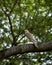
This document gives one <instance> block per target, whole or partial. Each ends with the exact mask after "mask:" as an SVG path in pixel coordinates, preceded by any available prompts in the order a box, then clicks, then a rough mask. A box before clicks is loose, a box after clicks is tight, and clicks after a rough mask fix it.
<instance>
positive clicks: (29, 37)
mask: <svg viewBox="0 0 52 65" xmlns="http://www.w3.org/2000/svg"><path fill="white" fill-rule="evenodd" d="M25 35H26V36H27V38H28V39H29V40H30V41H31V42H33V44H34V46H35V47H36V48H38V45H37V43H36V41H35V38H34V37H33V34H31V33H30V32H29V31H28V30H25Z"/></svg>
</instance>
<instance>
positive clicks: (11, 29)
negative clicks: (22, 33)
mask: <svg viewBox="0 0 52 65" xmlns="http://www.w3.org/2000/svg"><path fill="white" fill-rule="evenodd" d="M2 11H3V12H4V14H5V15H6V16H7V17H8V20H9V25H10V31H11V35H12V37H13V43H12V45H14V42H16V40H15V35H14V31H13V28H12V23H11V19H10V14H7V13H6V11H5V10H4V9H2Z"/></svg>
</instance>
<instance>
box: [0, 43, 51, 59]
mask: <svg viewBox="0 0 52 65" xmlns="http://www.w3.org/2000/svg"><path fill="white" fill-rule="evenodd" d="M51 50H52V42H49V43H42V44H38V48H36V47H35V46H34V45H33V44H30V43H29V44H24V45H17V46H13V47H11V48H9V49H5V50H1V51H0V59H4V58H8V57H10V56H12V55H16V54H23V53H29V52H44V51H51Z"/></svg>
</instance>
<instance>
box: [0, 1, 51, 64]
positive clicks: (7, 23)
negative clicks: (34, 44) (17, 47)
mask: <svg viewBox="0 0 52 65" xmlns="http://www.w3.org/2000/svg"><path fill="white" fill-rule="evenodd" d="M25 29H28V30H29V31H30V32H31V33H32V34H34V35H35V36H36V38H37V41H38V39H39V40H41V42H49V41H52V0H0V50H1V49H5V48H10V47H11V46H12V44H13V42H15V43H16V44H19V43H25V42H27V40H26V39H25V36H24V30H25ZM38 42H39V41H38ZM51 54H52V52H44V53H43V52H41V53H39V52H38V53H28V54H22V55H20V54H19V55H17V56H12V57H10V58H8V59H4V60H3V61H2V62H0V65H13V64H14V65H20V64H21V65H47V63H48V64H49V65H51V64H52V63H51V61H52V55H51Z"/></svg>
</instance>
